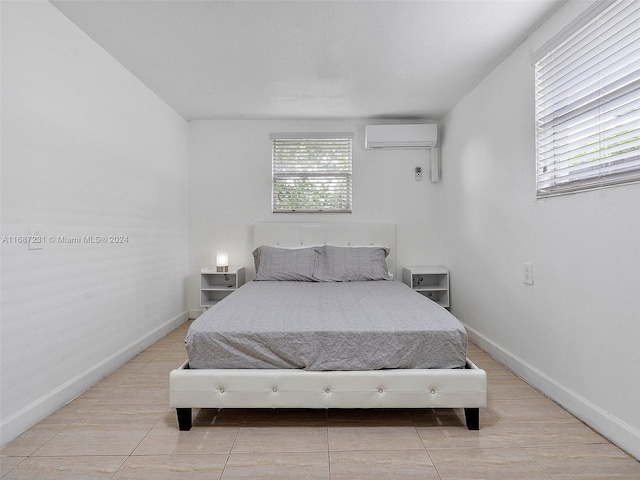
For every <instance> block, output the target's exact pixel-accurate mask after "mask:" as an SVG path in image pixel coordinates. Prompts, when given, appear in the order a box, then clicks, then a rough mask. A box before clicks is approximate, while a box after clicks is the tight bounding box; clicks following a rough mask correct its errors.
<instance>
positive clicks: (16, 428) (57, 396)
mask: <svg viewBox="0 0 640 480" xmlns="http://www.w3.org/2000/svg"><path fill="white" fill-rule="evenodd" d="M187 319H188V314H187V312H186V311H185V312H183V313H181V314H180V315H177V316H176V317H174V318H172V319H171V320H168V321H167V322H165V323H163V324H162V325H160V326H159V327H157V328H156V329H154V330H152V331H151V332H148V333H147V334H146V335H144V336H143V337H141V338H138V339H137V340H135V341H133V342H131V343H130V344H129V345H127V346H125V347H124V348H122V349H120V350H119V351H118V352H116V353H114V354H113V355H111V356H110V357H108V358H105V359H104V360H103V361H101V362H99V363H97V364H95V365H93V366H91V367H90V368H88V369H86V370H85V371H84V372H82V373H80V374H78V375H76V376H75V377H74V378H72V379H70V380H68V381H67V382H65V383H63V384H62V385H60V386H59V387H57V388H55V389H54V390H52V391H51V392H49V393H47V395H44V396H42V397H40V398H38V399H37V400H35V401H33V402H31V403H30V404H29V405H26V406H24V407H23V408H21V409H20V410H18V411H17V412H16V413H14V414H12V415H10V416H9V417H7V418H6V419H5V420H4V421H3V422H2V423H1V424H0V446H4V445H6V444H7V443H9V442H10V441H11V440H13V439H14V438H16V437H17V436H18V435H20V434H21V433H23V432H25V431H26V430H28V429H29V428H31V427H32V426H33V425H35V424H36V423H38V422H40V421H41V420H43V419H44V418H46V417H47V416H49V415H50V414H52V413H53V412H55V411H56V410H58V409H59V408H61V407H63V406H64V405H66V404H67V403H69V402H70V401H71V400H73V399H74V398H76V397H77V396H78V395H81V394H82V393H84V392H85V391H87V390H88V389H89V388H91V387H92V386H93V385H95V384H96V383H98V382H99V381H100V380H102V379H103V378H104V377H106V376H107V375H109V374H110V373H112V372H114V371H115V370H117V369H118V368H120V367H121V366H122V365H124V364H125V363H127V362H128V361H129V360H131V359H132V358H133V357H135V356H136V355H137V354H138V353H140V352H141V351H142V350H144V349H145V348H147V347H149V346H151V345H153V344H154V343H155V342H157V341H158V340H160V339H161V338H162V337H164V336H165V335H167V334H168V333H169V332H171V331H173V330H174V329H175V328H176V327H178V326H180V325H182V324H183V323H184V322H186V321H187Z"/></svg>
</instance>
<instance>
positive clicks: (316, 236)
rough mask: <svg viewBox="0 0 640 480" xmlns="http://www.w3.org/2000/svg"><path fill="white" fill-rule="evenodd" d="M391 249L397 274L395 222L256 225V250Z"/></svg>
mask: <svg viewBox="0 0 640 480" xmlns="http://www.w3.org/2000/svg"><path fill="white" fill-rule="evenodd" d="M325 244H330V245H339V246H354V247H355V246H363V245H382V246H385V247H389V248H390V249H391V252H390V253H389V256H388V257H387V266H388V267H389V271H390V272H391V273H392V274H393V275H394V277H395V278H397V272H396V226H395V224H393V223H256V224H255V225H254V226H253V248H257V247H259V246H260V245H270V246H273V247H283V248H293V247H308V246H312V245H325Z"/></svg>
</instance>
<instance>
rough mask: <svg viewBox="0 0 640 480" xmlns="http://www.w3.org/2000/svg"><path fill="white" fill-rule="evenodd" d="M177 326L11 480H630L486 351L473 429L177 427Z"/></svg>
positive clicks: (98, 391)
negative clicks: (171, 388)
mask: <svg viewBox="0 0 640 480" xmlns="http://www.w3.org/2000/svg"><path fill="white" fill-rule="evenodd" d="M187 328H188V323H187V324H185V325H183V326H181V327H180V328H178V329H177V330H176V331H174V332H172V333H171V334H170V335H168V336H167V337H165V338H164V339H162V340H161V341H159V342H158V343H157V344H155V345H153V346H152V347H150V348H148V349H147V350H145V351H144V352H142V353H141V354H140V355H138V356H137V357H136V358H134V359H133V360H131V361H130V362H129V363H127V364H126V365H124V366H123V367H122V368H120V369H119V370H118V371H116V372H115V373H113V374H112V375H110V376H108V377H107V378H105V379H104V380H102V381H101V382H100V383H99V384H97V385H96V386H94V387H93V388H91V389H90V390H89V391H87V392H86V393H85V394H84V395H82V396H81V397H79V398H77V399H75V400H74V401H72V402H71V403H70V404H69V405H67V406H65V407H64V408H62V409H60V410H59V411H57V412H55V413H54V414H52V415H51V416H49V417H48V418H46V419H45V420H43V421H42V422H40V423H39V424H38V425H36V426H34V427H33V428H31V429H30V430H28V431H27V432H25V433H24V434H22V435H21V436H20V437H18V438H17V439H16V440H14V441H13V442H11V443H10V444H8V445H7V446H5V447H4V448H3V449H2V451H1V452H0V453H1V455H2V457H1V470H0V474H1V476H2V479H3V480H14V479H47V480H54V479H65V480H68V479H82V480H89V479H113V480H122V479H129V478H136V479H145V480H153V479H165V478H181V479H200V478H202V479H208V480H211V479H222V480H229V479H238V478H244V479H261V478H269V479H296V480H301V479H316V478H317V479H331V480H358V479H367V480H369V479H372V478H375V479H393V480H402V479H414V478H415V479H422V480H440V479H442V480H445V479H457V480H460V479H481V478H482V479H491V480H498V479H509V480H515V479H518V480H526V479H564V480H570V479H581V480H586V479H636V480H637V479H640V462H637V461H636V460H634V459H633V458H631V457H630V456H629V455H627V454H625V453H624V452H622V451H621V450H620V449H618V448H617V447H615V446H614V445H612V444H611V443H609V442H608V441H607V440H605V439H604V438H602V437H601V436H600V435H598V434H597V433H595V432H593V431H592V430H591V429H590V428H589V427H587V426H585V425H584V424H582V423H581V422H580V421H578V420H576V419H575V418H574V417H572V416H571V415H570V414H569V413H567V412H566V411H565V410H563V409H562V408H560V407H559V406H557V405H556V404H555V403H553V402H552V401H550V400H548V399H547V398H545V397H544V396H543V395H541V394H540V393H539V392H537V391H536V390H535V389H533V388H531V387H530V386H528V385H527V384H525V383H524V382H522V381H521V380H519V379H518V378H517V377H515V376H514V375H513V374H511V373H510V372H509V371H507V370H505V369H504V368H503V367H502V366H500V365H499V364H498V363H497V362H495V361H494V360H492V359H491V358H490V357H489V356H488V355H486V354H485V353H483V352H482V351H481V350H479V349H478V348H477V347H475V346H471V348H470V351H469V357H470V358H471V359H472V360H473V361H474V362H475V363H476V364H477V365H478V366H480V367H481V368H483V369H485V370H486V371H487V374H488V376H489V400H488V407H487V408H486V409H481V413H480V425H481V428H480V431H476V432H472V431H469V430H467V429H466V428H465V426H464V423H463V420H462V418H461V415H462V414H461V412H457V411H453V410H431V409H425V410H329V411H324V410H223V411H221V412H218V411H215V410H200V411H197V410H194V414H195V418H194V428H193V429H192V430H191V431H190V432H179V431H178V429H177V424H176V419H175V412H174V411H173V410H171V409H169V406H168V398H169V395H168V374H169V371H170V370H171V369H173V368H175V367H177V366H178V365H179V364H180V363H181V362H182V361H183V360H184V359H185V351H184V347H183V343H182V342H183V339H184V336H185V333H186V329H187Z"/></svg>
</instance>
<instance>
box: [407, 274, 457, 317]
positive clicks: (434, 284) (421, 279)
mask: <svg viewBox="0 0 640 480" xmlns="http://www.w3.org/2000/svg"><path fill="white" fill-rule="evenodd" d="M402 282H403V283H406V284H407V285H409V287H411V288H412V289H413V290H415V291H416V292H420V293H421V294H422V295H424V296H425V297H427V298H430V299H431V300H433V301H434V302H436V303H437V304H439V305H442V306H443V307H447V308H448V307H449V270H447V269H446V268H442V267H406V268H403V269H402Z"/></svg>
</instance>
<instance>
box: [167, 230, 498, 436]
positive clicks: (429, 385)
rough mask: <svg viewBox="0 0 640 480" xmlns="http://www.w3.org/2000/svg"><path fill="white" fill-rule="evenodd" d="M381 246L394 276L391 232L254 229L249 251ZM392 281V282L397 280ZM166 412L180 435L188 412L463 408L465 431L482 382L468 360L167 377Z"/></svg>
mask: <svg viewBox="0 0 640 480" xmlns="http://www.w3.org/2000/svg"><path fill="white" fill-rule="evenodd" d="M322 244H333V245H351V246H362V245H385V246H388V247H390V248H391V253H390V254H389V257H388V259H387V263H388V266H389V270H390V271H391V273H392V274H394V275H396V274H397V271H396V270H397V265H396V227H395V225H394V224H352V223H314V224H310V223H259V224H256V225H254V229H253V245H254V247H258V246H260V245H272V246H281V247H301V246H310V245H322ZM396 278H397V277H396ZM169 385H170V387H169V391H170V405H171V407H172V408H175V409H176V411H177V415H178V426H179V428H180V430H190V429H191V425H192V408H464V411H465V416H466V422H467V428H469V429H470V430H477V429H478V428H479V423H480V422H479V409H480V408H481V407H485V406H486V402H487V376H486V373H485V371H484V370H481V369H479V368H478V367H477V366H476V365H474V364H473V363H472V362H471V361H470V360H469V359H467V366H466V368H464V369H401V370H400V369H398V370H373V371H323V372H315V371H306V370H296V369H255V370H254V369H193V370H192V369H190V368H189V364H188V362H185V363H184V364H183V365H182V366H180V367H179V368H177V369H175V370H173V371H172V372H171V374H170V377H169Z"/></svg>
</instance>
